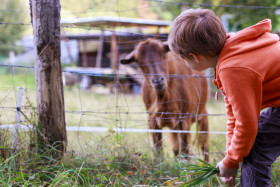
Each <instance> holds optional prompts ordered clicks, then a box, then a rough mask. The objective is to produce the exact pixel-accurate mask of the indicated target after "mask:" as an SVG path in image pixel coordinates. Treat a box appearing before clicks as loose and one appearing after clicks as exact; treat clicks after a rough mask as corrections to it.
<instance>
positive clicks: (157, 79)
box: [152, 77, 164, 84]
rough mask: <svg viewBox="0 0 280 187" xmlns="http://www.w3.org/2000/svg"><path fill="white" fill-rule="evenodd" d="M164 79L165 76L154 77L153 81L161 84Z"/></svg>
mask: <svg viewBox="0 0 280 187" xmlns="http://www.w3.org/2000/svg"><path fill="white" fill-rule="evenodd" d="M163 80H164V78H163V77H154V78H153V80H152V81H153V83H154V84H161V83H162V82H163Z"/></svg>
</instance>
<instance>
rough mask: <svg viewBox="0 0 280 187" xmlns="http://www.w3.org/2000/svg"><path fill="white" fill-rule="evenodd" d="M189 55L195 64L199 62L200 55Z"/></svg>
mask: <svg viewBox="0 0 280 187" xmlns="http://www.w3.org/2000/svg"><path fill="white" fill-rule="evenodd" d="M189 55H190V56H191V57H192V58H193V59H194V60H195V62H197V63H199V62H200V55H198V54H194V53H189Z"/></svg>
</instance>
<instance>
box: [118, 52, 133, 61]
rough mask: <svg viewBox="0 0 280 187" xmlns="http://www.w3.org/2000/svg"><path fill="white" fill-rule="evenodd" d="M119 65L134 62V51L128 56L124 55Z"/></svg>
mask: <svg viewBox="0 0 280 187" xmlns="http://www.w3.org/2000/svg"><path fill="white" fill-rule="evenodd" d="M120 62H121V64H130V63H132V62H136V58H135V51H132V52H131V53H129V54H128V55H126V56H125V57H124V58H123V59H121V60H120Z"/></svg>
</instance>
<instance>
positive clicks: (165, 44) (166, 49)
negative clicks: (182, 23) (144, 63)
mask: <svg viewBox="0 0 280 187" xmlns="http://www.w3.org/2000/svg"><path fill="white" fill-rule="evenodd" d="M162 43H163V48H164V49H165V51H166V52H167V51H170V49H169V45H168V41H165V42H162Z"/></svg>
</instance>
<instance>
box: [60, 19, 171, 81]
mask: <svg viewBox="0 0 280 187" xmlns="http://www.w3.org/2000/svg"><path fill="white" fill-rule="evenodd" d="M61 24H62V25H63V26H66V27H67V26H69V27H73V26H75V27H81V28H85V29H88V30H91V31H96V32H94V33H93V32H91V34H77V35H65V36H63V38H66V39H67V40H77V41H78V42H79V58H78V62H77V66H78V67H80V68H79V70H80V69H81V68H87V69H88V68H97V69H99V68H110V69H112V72H113V73H115V72H116V70H119V67H120V66H119V59H120V57H122V56H125V55H126V54H128V53H130V52H131V51H132V50H133V49H134V46H135V45H136V44H137V43H139V42H140V41H142V40H144V39H146V38H158V39H160V40H163V41H165V40H167V36H168V34H167V33H161V30H162V29H165V30H166V28H167V27H169V26H170V24H171V22H170V21H161V20H147V19H138V18H124V17H93V18H79V19H70V20H62V21H61ZM147 28H149V29H151V28H152V30H153V33H149V34H146V33H144V29H147ZM128 29H130V30H128ZM132 29H134V30H133V31H132ZM72 70H73V68H72ZM87 71H88V70H87ZM92 71H93V72H94V69H92ZM106 72H108V71H106ZM125 72H127V71H125ZM106 76H107V75H106ZM107 77H108V76H107ZM130 77H131V76H130ZM99 79H101V77H99ZM136 82H139V81H136Z"/></svg>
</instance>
